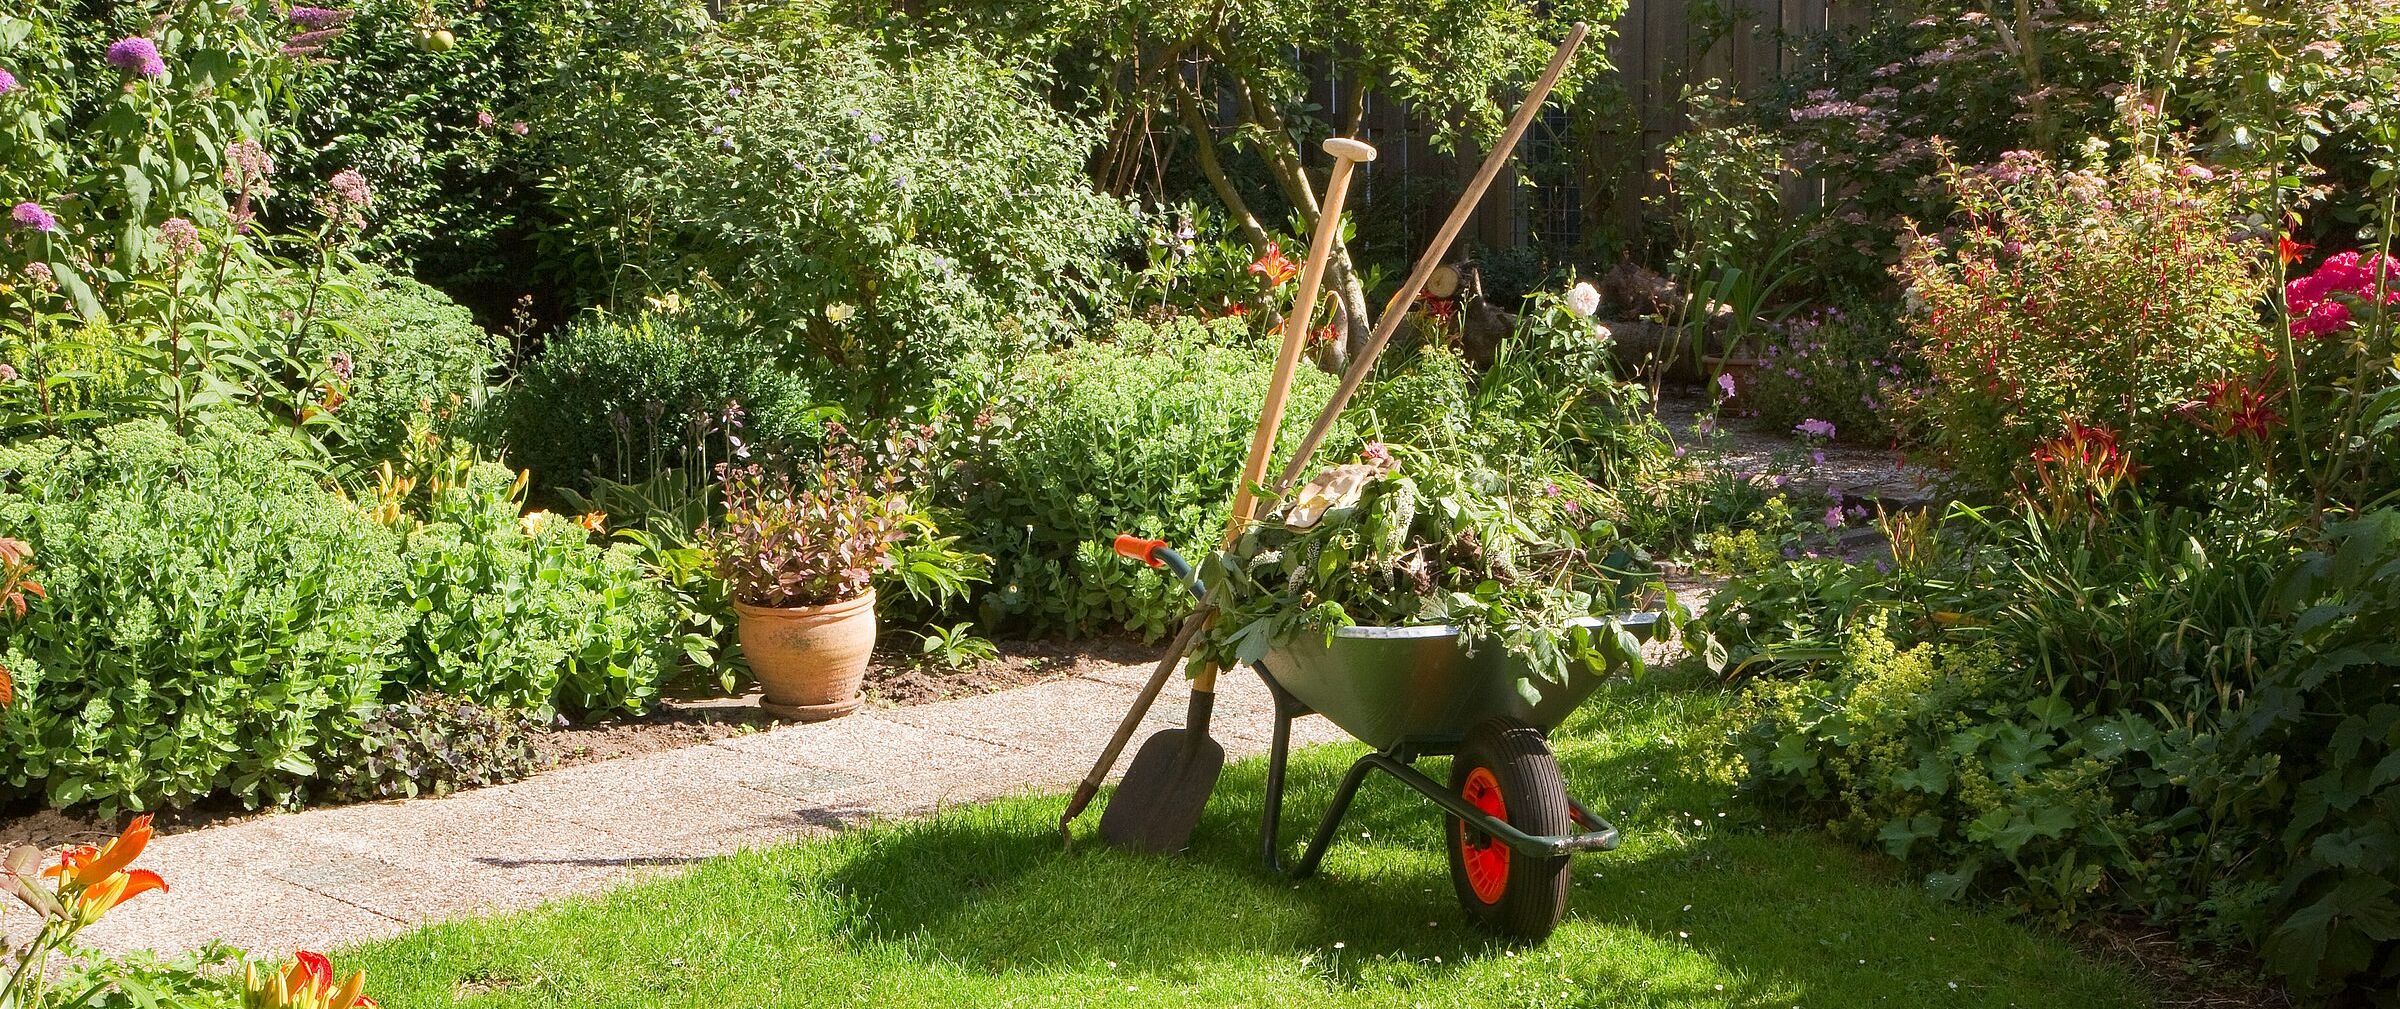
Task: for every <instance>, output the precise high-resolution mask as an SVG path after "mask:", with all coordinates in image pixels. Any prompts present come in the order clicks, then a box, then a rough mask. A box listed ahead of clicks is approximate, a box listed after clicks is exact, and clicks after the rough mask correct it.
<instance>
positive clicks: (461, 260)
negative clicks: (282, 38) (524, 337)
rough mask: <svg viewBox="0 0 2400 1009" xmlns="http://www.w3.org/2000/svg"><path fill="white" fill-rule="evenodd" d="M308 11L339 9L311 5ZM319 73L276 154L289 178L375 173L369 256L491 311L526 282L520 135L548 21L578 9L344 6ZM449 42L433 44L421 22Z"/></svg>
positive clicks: (527, 186) (528, 163)
mask: <svg viewBox="0 0 2400 1009" xmlns="http://www.w3.org/2000/svg"><path fill="white" fill-rule="evenodd" d="M319 6H328V7H330V6H337V5H333V4H319ZM338 6H340V7H341V8H342V9H343V10H344V11H346V12H347V13H348V14H349V15H350V18H349V20H348V21H347V22H346V23H345V24H344V25H343V28H344V32H343V34H342V36H341V37H340V38H338V39H336V40H334V41H333V43H332V44H331V46H330V47H329V48H328V49H327V50H326V51H325V52H324V53H323V58H324V59H325V61H326V62H325V64H324V65H323V67H322V69H321V70H320V71H319V72H318V73H316V74H314V75H312V76H311V77H309V78H308V79H307V80H305V81H303V82H302V83H301V85H300V86H299V87H297V88H295V89H294V90H295V92H296V98H297V104H298V114H297V115H296V116H294V117H293V120H294V121H293V123H292V128H293V133H294V134H295V136H293V137H292V139H291V143H290V144H289V145H288V147H287V149H285V150H282V151H279V152H278V154H279V156H280V158H281V160H282V161H284V162H285V163H286V164H287V165H288V166H290V168H291V169H292V170H294V172H295V173H296V174H299V175H302V176H305V177H309V178H325V177H327V176H330V175H332V174H333V173H334V172H337V171H340V170H342V169H344V168H356V169H358V170H360V171H363V172H365V173H366V174H367V177H368V178H371V179H373V180H374V181H375V203H376V217H377V221H376V225H375V227H374V228H373V229H372V230H371V231H370V232H369V233H368V235H367V237H366V242H367V244H368V247H369V251H370V252H372V253H373V254H375V255H376V256H378V257H380V258H383V259H385V260H387V261H389V262H393V263H407V264H409V265H410V267H411V270H412V272H414V273H415V274H416V275H417V276H420V277H424V278H426V279H428V280H430V281H432V282H433V283H434V284H435V285H436V286H439V287H441V288H443V289H444V290H448V291H454V292H465V291H474V292H477V293H488V294H489V295H490V297H486V298H480V299H475V300H474V302H473V303H475V304H479V305H488V306H493V307H502V306H505V305H506V304H507V299H508V298H510V297H512V296H513V295H515V294H516V293H518V292H522V291H524V290H526V289H528V288H529V287H533V286H535V285H536V282H537V278H535V277H529V276H525V275H524V273H523V271H524V267H525V266H526V265H527V262H528V261H529V260H531V259H532V258H533V255H532V254H533V249H532V248H531V245H532V244H533V240H532V236H531V232H532V231H533V230H534V228H533V223H534V221H535V220H536V219H538V217H539V214H540V210H539V207H540V193H539V186H538V183H537V179H538V177H539V175H538V172H537V171H536V170H535V169H536V166H537V165H538V160H537V157H536V154H535V151H534V145H533V144H532V142H531V141H529V140H527V139H526V138H524V137H521V136H519V135H518V133H517V131H516V129H515V127H516V125H517V123H518V122H519V121H521V119H522V116H523V113H524V106H525V104H526V103H527V102H528V101H529V100H530V97H531V95H532V93H533V92H534V91H535V90H536V89H537V88H539V87H540V83H541V81H542V79H543V76H544V74H543V71H544V70H545V69H546V68H547V63H548V59H549V57H550V55H551V53H552V50H551V49H550V45H551V44H552V42H553V40H554V39H555V38H556V37H557V32H558V28H559V26H560V25H561V24H562V23H564V22H566V21H567V20H568V19H569V18H571V17H573V16H574V15H576V14H577V13H579V12H580V9H581V7H582V5H579V4H561V3H556V2H553V0H353V2H350V3H346V4H341V5H338ZM427 18H431V21H430V25H433V26H439V27H440V28H441V29H442V30H446V31H448V32H450V34H451V38H452V39H454V40H455V41H456V43H457V44H456V45H455V46H454V47H453V48H451V49H449V50H447V51H442V52H430V51H427V49H426V47H425V46H424V45H423V44H422V42H421V41H420V32H421V31H422V30H423V29H422V28H421V27H420V25H421V24H424V23H426V22H425V19H427Z"/></svg>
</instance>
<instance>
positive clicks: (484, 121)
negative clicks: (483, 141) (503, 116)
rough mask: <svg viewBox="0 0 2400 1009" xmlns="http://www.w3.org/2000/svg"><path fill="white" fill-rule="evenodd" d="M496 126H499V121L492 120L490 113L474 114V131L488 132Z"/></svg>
mask: <svg viewBox="0 0 2400 1009" xmlns="http://www.w3.org/2000/svg"><path fill="white" fill-rule="evenodd" d="M498 125H500V120H497V119H494V118H492V114H491V113H490V112H488V111H485V112H477V113H475V128H476V129H479V130H488V129H491V128H493V127H495V126H498Z"/></svg>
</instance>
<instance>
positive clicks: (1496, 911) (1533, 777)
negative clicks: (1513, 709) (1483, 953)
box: [1443, 716, 1574, 942]
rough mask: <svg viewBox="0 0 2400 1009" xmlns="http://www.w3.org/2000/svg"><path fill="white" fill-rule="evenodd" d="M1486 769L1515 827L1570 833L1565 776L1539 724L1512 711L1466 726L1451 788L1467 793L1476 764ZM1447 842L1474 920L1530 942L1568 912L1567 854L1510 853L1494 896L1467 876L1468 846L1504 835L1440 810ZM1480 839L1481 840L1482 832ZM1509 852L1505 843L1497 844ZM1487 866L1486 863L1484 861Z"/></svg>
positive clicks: (1454, 881) (1462, 900) (1454, 879)
mask: <svg viewBox="0 0 2400 1009" xmlns="http://www.w3.org/2000/svg"><path fill="white" fill-rule="evenodd" d="M1479 768H1480V769H1482V770H1484V771H1487V772H1489V774H1490V775H1491V780H1492V782H1495V783H1497V785H1498V786H1499V794H1500V797H1501V800H1502V802H1503V804H1504V806H1505V809H1506V814H1507V815H1506V816H1505V817H1504V819H1506V820H1507V821H1508V823H1509V825H1510V826H1513V827H1515V828H1517V829H1518V830H1522V831H1524V832H1526V833H1528V834H1536V835H1546V836H1556V835H1560V834H1567V833H1570V832H1572V830H1573V827H1574V820H1573V818H1572V814H1571V813H1570V812H1569V811H1568V802H1567V784H1566V779H1565V778H1563V777H1562V776H1560V775H1559V773H1558V757H1557V756H1556V755H1555V754H1553V753H1551V752H1550V743H1549V741H1548V740H1546V739H1544V738H1543V736H1542V730H1540V729H1537V728H1534V727H1533V726H1530V725H1527V724H1525V723H1524V722H1522V721H1519V720H1518V719H1515V718H1509V717H1505V716H1503V717H1497V718H1489V719H1485V720H1484V721H1483V722H1482V723H1480V724H1478V725H1476V726H1475V728H1474V729H1472V730H1470V731H1469V732H1468V733H1467V738H1466V741H1465V742H1464V743H1462V744H1461V745H1460V746H1459V750H1458V756H1456V757H1454V758H1452V759H1451V761H1450V790H1451V791H1452V792H1453V793H1458V794H1465V792H1464V789H1465V788H1466V786H1467V783H1468V779H1469V777H1470V776H1471V775H1473V774H1474V773H1475V772H1476V770H1477V769H1479ZM1443 819H1444V821H1446V822H1445V823H1444V824H1443V828H1444V831H1443V839H1444V841H1445V843H1444V845H1443V847H1444V848H1446V849H1448V851H1449V856H1450V885H1451V888H1452V889H1454V890H1456V891H1457V893H1458V902H1459V904H1460V905H1461V906H1463V907H1465V908H1466V909H1467V914H1468V916H1469V917H1472V918H1474V919H1475V921H1476V923H1477V924H1480V925H1482V926H1483V927H1485V928H1487V929H1490V930H1492V931H1494V932H1497V933H1499V934H1501V935H1504V936H1507V937H1509V938H1511V939H1518V940H1522V941H1525V942H1539V941H1541V940H1543V939H1545V938H1548V937H1549V935H1550V933H1551V932H1552V931H1553V930H1555V929H1556V928H1558V922H1559V919H1561V918H1563V917H1565V915H1566V913H1567V888H1568V884H1569V883H1570V882H1571V881H1572V877H1571V876H1570V875H1569V874H1568V871H1567V860H1568V856H1566V855H1550V856H1546V857H1539V858H1529V857H1526V856H1524V855H1520V854H1517V853H1515V852H1507V854H1508V861H1507V871H1506V873H1505V876H1504V878H1505V880H1506V885H1505V888H1504V889H1502V890H1501V891H1500V892H1498V893H1496V894H1487V895H1488V896H1492V897H1494V898H1496V899H1493V900H1489V901H1487V900H1485V899H1484V896H1485V895H1478V894H1477V893H1476V887H1475V885H1474V883H1473V881H1471V880H1470V879H1469V877H1468V868H1467V859H1468V857H1469V854H1470V849H1473V850H1478V851H1480V850H1483V849H1484V848H1485V847H1487V846H1490V845H1497V844H1498V843H1499V842H1497V841H1495V840H1493V839H1491V838H1489V837H1486V836H1481V835H1478V834H1475V832H1473V831H1472V830H1471V829H1470V828H1469V827H1468V826H1467V823H1466V821H1465V820H1462V819H1460V818H1458V817H1456V816H1448V815H1445V816H1444V817H1443ZM1479 838H1480V840H1481V841H1482V842H1483V844H1481V845H1479V844H1477V841H1478V839H1479ZM1500 850H1501V851H1507V849H1506V848H1505V847H1503V848H1501V849H1500ZM1485 864H1486V865H1487V866H1488V865H1489V863H1488V862H1486V863H1485Z"/></svg>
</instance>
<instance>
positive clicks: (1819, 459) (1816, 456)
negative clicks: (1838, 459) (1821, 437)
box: [1808, 449, 1825, 466]
mask: <svg viewBox="0 0 2400 1009" xmlns="http://www.w3.org/2000/svg"><path fill="white" fill-rule="evenodd" d="M1808 461H1809V462H1812V463H1815V464H1817V465H1819V466H1823V465H1825V450H1824V449H1817V450H1815V451H1813V452H1810V453H1809V454H1808Z"/></svg>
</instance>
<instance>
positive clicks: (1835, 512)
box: [1825, 505, 1842, 529]
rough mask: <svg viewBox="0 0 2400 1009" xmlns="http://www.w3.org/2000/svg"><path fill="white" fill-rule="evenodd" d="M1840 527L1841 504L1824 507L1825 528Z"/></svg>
mask: <svg viewBox="0 0 2400 1009" xmlns="http://www.w3.org/2000/svg"><path fill="white" fill-rule="evenodd" d="M1841 527H1842V506H1841V505H1834V506H1833V507H1831V508H1827V509H1825V528H1827V529H1839V528H1841Z"/></svg>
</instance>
